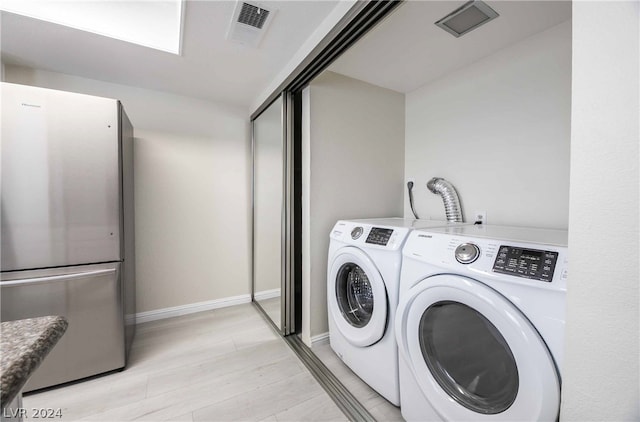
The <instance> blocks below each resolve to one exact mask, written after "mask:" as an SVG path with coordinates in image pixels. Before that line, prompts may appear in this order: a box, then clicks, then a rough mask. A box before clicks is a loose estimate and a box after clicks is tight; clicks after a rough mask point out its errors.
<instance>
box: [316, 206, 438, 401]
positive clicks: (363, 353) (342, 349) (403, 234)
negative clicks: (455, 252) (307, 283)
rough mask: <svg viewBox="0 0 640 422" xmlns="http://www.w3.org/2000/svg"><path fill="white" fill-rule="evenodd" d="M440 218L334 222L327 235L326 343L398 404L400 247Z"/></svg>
mask: <svg viewBox="0 0 640 422" xmlns="http://www.w3.org/2000/svg"><path fill="white" fill-rule="evenodd" d="M446 225H447V223H446V222H443V221H433V220H410V219H403V218H389V219H369V220H352V221H338V222H337V223H336V225H335V226H334V227H333V230H332V231H331V234H330V244H329V256H328V267H327V302H328V303H327V305H328V315H329V340H330V343H331V348H332V349H333V350H334V352H336V354H337V355H338V356H339V357H340V358H341V359H342V361H343V362H344V363H345V364H346V365H347V366H349V368H351V370H352V371H353V372H354V373H355V374H356V375H358V376H359V377H360V378H361V379H362V380H363V381H364V382H366V383H367V384H369V385H370V386H371V387H372V388H373V389H374V390H376V391H377V392H378V393H380V395H382V396H383V397H385V398H386V399H387V400H388V401H390V402H391V403H393V404H395V405H396V406H398V405H399V403H400V393H399V385H398V350H397V345H396V342H395V335H394V331H393V329H394V324H393V323H394V315H395V310H396V305H397V303H398V286H399V280H400V268H401V263H402V246H403V245H404V242H405V240H406V238H407V235H408V234H409V233H410V232H411V230H413V229H414V228H420V227H438V226H440V227H441V226H446Z"/></svg>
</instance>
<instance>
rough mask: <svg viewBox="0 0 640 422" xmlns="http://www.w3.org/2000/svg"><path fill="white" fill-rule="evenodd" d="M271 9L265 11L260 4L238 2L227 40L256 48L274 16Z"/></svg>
mask: <svg viewBox="0 0 640 422" xmlns="http://www.w3.org/2000/svg"><path fill="white" fill-rule="evenodd" d="M275 12H276V11H275V10H274V9H273V8H271V7H270V8H269V9H265V8H264V7H262V6H261V4H260V3H249V2H246V1H239V2H237V3H236V8H235V9H234V11H233V17H232V18H231V24H230V25H229V30H228V31H227V39H228V40H231V41H236V42H239V43H241V44H245V45H249V46H252V47H257V46H258V44H260V41H262V38H263V37H264V34H265V33H266V31H267V28H268V27H269V24H270V23H271V21H272V20H273V16H274V15H275Z"/></svg>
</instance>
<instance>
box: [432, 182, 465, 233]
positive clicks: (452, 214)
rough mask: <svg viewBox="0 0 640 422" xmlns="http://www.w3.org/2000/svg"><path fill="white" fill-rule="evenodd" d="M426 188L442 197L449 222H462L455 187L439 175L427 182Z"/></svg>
mask: <svg viewBox="0 0 640 422" xmlns="http://www.w3.org/2000/svg"><path fill="white" fill-rule="evenodd" d="M427 188H429V190H430V191H431V192H433V193H435V194H438V195H440V196H441V197H442V201H443V202H444V211H445V213H446V215H447V221H449V222H451V223H462V222H464V220H463V219H462V207H461V206H460V199H459V198H458V192H456V188H454V187H453V185H452V184H451V183H449V182H447V181H446V180H444V179H443V178H441V177H434V178H433V179H431V180H429V181H428V182H427Z"/></svg>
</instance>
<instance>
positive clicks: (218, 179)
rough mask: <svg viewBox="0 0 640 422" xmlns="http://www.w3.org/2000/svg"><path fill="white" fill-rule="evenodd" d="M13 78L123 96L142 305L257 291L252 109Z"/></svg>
mask: <svg viewBox="0 0 640 422" xmlns="http://www.w3.org/2000/svg"><path fill="white" fill-rule="evenodd" d="M4 78H5V81H6V82H13V83H20V84H25V85H35V86H41V87H45V88H53V89H60V90H65V91H72V92H81V93H85V94H91V95H98V96H104V97H110V98H117V99H119V100H121V101H122V103H123V105H124V107H125V110H126V111H127V114H128V116H129V118H130V120H131V122H132V124H133V126H134V135H135V142H134V154H135V158H134V177H135V212H136V216H135V217H136V218H135V224H136V233H135V235H136V261H137V262H136V276H137V277H136V278H137V312H146V311H151V310H157V309H162V308H169V307H175V306H180V305H187V304H192V303H196V302H204V301H212V300H217V299H222V298H228V297H234V296H239V295H249V292H250V281H249V267H250V242H249V239H250V233H249V227H250V214H249V213H250V190H249V186H250V184H249V174H250V171H249V170H250V162H249V160H250V150H249V131H248V128H249V122H248V116H247V113H246V110H244V109H241V108H235V107H228V106H225V105H221V104H214V103H211V102H207V101H203V100H197V99H193V98H187V97H181V96H176V95H172V94H166V93H161V92H156V91H149V90H144V89H139V88H133V87H128V86H124V85H116V84H110V83H105V82H100V81H95V80H90V79H84V78H79V77H74V76H69V75H63V74H58V73H52V72H47V71H43V70H34V69H28V68H21V67H15V66H10V65H6V66H5V74H4ZM247 297H248V296H247Z"/></svg>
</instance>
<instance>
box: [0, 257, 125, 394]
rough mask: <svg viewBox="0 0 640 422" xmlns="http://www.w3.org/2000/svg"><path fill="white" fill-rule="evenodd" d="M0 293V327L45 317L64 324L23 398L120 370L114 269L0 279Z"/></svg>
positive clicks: (35, 273) (121, 331)
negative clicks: (56, 317)
mask: <svg viewBox="0 0 640 422" xmlns="http://www.w3.org/2000/svg"><path fill="white" fill-rule="evenodd" d="M0 289H1V301H2V307H1V314H2V315H1V318H2V321H11V320H15V319H23V318H31V317H37V316H45V315H62V316H65V317H66V318H67V320H68V321H69V328H68V329H67V332H66V333H65V334H64V336H62V338H61V339H60V341H59V343H58V344H57V345H56V347H55V348H54V349H53V350H52V352H51V353H50V354H49V355H48V356H47V358H46V359H45V360H44V362H43V363H42V365H41V366H40V367H39V368H38V369H37V370H36V372H35V373H34V374H33V376H32V377H31V379H30V380H29V381H28V382H27V384H26V385H25V387H24V391H25V392H27V391H31V390H36V389H39V388H44V387H48V386H52V385H56V384H60V383H64V382H68V381H73V380H77V379H80V378H84V377H88V376H91V375H95V374H100V373H102V372H107V371H111V370H114V369H119V368H122V367H124V365H125V345H124V320H123V319H124V318H123V309H122V286H121V277H120V264H119V263H112V264H101V265H86V266H76V267H67V268H56V269H48V270H40V271H20V272H11V273H2V281H1V282H0Z"/></svg>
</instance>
